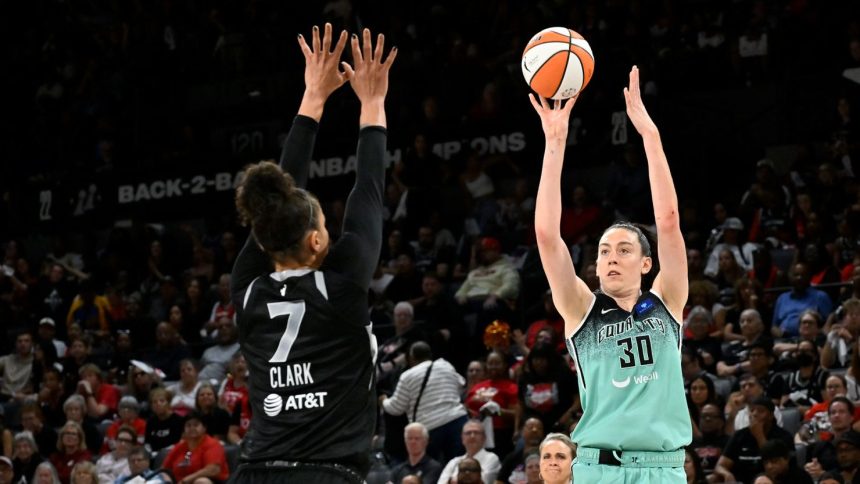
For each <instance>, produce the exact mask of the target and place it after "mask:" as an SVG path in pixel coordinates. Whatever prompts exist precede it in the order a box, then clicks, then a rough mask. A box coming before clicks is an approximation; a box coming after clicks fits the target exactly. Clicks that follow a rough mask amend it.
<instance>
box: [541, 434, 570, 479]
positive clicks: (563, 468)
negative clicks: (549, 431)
mask: <svg viewBox="0 0 860 484" xmlns="http://www.w3.org/2000/svg"><path fill="white" fill-rule="evenodd" d="M572 460H573V456H572V455H571V451H570V448H569V447H568V446H566V445H564V443H562V442H559V441H557V440H553V441H550V442H548V443H546V444H545V445H544V446H543V450H541V453H540V474H541V476H543V480H544V482H546V483H547V484H553V483H560V482H570V463H571V461H572Z"/></svg>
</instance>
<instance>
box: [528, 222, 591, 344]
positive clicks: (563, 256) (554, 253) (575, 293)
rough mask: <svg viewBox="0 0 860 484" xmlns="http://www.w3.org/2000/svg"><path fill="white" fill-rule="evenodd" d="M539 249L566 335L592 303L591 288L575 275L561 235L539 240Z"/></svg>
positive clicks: (573, 329)
mask: <svg viewBox="0 0 860 484" xmlns="http://www.w3.org/2000/svg"><path fill="white" fill-rule="evenodd" d="M538 250H539V251H540V260H541V264H542V265H543V270H544V272H545V273H546V278H547V280H548V281H549V287H550V289H551V290H552V300H553V303H554V304H555V307H556V309H558V312H559V314H561V316H562V317H563V318H564V332H565V334H564V336H565V337H567V336H569V335H570V334H571V333H572V332H573V331H575V330H576V329H577V328H578V326H579V324H580V322H581V321H582V318H583V317H584V316H585V312H586V310H587V309H588V306H589V304H590V303H591V291H590V290H589V289H588V286H587V285H586V284H585V281H583V280H582V279H580V278H579V276H577V275H576V271H575V270H574V268H573V260H572V259H571V258H570V252H569V251H568V250H567V246H566V245H565V243H564V241H563V240H562V238H561V237H551V238H549V240H541V239H538Z"/></svg>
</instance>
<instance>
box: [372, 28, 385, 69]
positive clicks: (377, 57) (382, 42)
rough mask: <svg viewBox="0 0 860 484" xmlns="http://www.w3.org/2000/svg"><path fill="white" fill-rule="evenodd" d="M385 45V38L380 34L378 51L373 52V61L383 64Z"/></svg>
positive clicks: (378, 36)
mask: <svg viewBox="0 0 860 484" xmlns="http://www.w3.org/2000/svg"><path fill="white" fill-rule="evenodd" d="M384 45H385V36H384V35H382V34H379V35H377V36H376V49H374V50H373V60H375V61H377V62H382V48H383V46H384Z"/></svg>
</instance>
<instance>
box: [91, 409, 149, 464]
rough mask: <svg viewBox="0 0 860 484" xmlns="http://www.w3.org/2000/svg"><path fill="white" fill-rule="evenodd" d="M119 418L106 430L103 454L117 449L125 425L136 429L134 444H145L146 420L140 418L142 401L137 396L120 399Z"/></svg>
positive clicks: (101, 452) (102, 448)
mask: <svg viewBox="0 0 860 484" xmlns="http://www.w3.org/2000/svg"><path fill="white" fill-rule="evenodd" d="M118 413H119V418H117V419H116V420H114V421H113V423H111V424H110V426H109V427H108V428H107V430H106V431H105V438H104V442H103V443H102V447H101V451H100V452H99V453H100V454H101V455H104V454H107V453H108V452H110V451H111V450H114V449H116V439H117V435H118V432H119V430H120V429H121V428H123V427H129V428H131V429H132V430H134V444H135V445H137V444H141V445H142V444H143V443H144V441H145V438H146V420H144V419H142V418H140V403H139V402H138V401H137V399H136V398H134V397H132V396H130V395H128V396H125V397H122V399H120V401H119V411H118Z"/></svg>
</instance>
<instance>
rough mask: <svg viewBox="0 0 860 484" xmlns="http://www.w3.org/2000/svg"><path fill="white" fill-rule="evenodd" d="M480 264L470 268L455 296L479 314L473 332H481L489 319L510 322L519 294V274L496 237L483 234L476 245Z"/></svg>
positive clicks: (461, 303) (463, 304)
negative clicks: (503, 252)
mask: <svg viewBox="0 0 860 484" xmlns="http://www.w3.org/2000/svg"><path fill="white" fill-rule="evenodd" d="M476 250H477V254H476V257H477V262H478V266H477V267H475V268H474V269H472V270H470V271H469V273H468V275H467V276H466V280H465V281H463V284H462V285H461V286H460V288H459V289H457V292H456V293H455V294H454V298H455V299H456V300H457V303H459V304H460V305H461V306H464V307H465V308H466V312H468V313H474V314H475V315H476V316H477V323H478V326H477V327H476V331H475V333H474V334H473V335H472V336H473V337H475V335H480V334H481V333H482V332H483V330H484V326H486V325H487V324H488V323H489V322H490V321H493V320H495V319H501V320H505V321H510V320H511V316H512V312H513V311H512V309H511V307H512V304H513V302H514V301H515V300H516V298H517V296H518V295H519V293H520V276H519V273H518V272H517V269H516V268H515V267H514V265H513V264H512V263H511V262H510V260H508V258H507V257H506V256H505V255H504V254H502V244H501V243H500V242H499V240H498V239H496V238H494V237H482V238H481V239H479V240H478V245H477V249H476Z"/></svg>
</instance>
